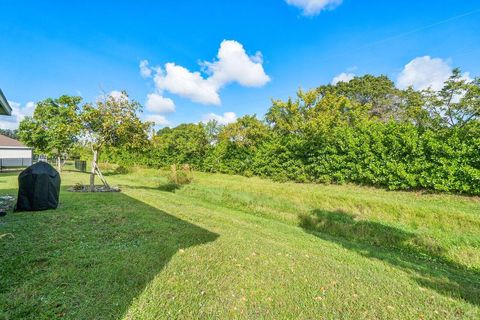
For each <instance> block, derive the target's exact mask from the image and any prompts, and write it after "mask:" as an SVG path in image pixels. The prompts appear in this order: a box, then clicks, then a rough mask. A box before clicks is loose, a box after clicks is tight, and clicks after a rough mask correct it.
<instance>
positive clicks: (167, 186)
mask: <svg viewBox="0 0 480 320" xmlns="http://www.w3.org/2000/svg"><path fill="white" fill-rule="evenodd" d="M120 187H121V188H127V189H141V190H158V191H163V192H172V193H175V191H177V190H179V189H181V188H182V186H181V185H179V184H175V183H162V184H160V185H159V186H158V187H147V186H131V185H120Z"/></svg>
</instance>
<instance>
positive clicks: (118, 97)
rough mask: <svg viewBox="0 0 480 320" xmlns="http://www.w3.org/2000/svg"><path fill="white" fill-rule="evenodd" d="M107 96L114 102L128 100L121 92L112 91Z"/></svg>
mask: <svg viewBox="0 0 480 320" xmlns="http://www.w3.org/2000/svg"><path fill="white" fill-rule="evenodd" d="M109 95H110V97H112V98H113V99H115V100H121V99H127V100H128V97H127V96H126V95H125V94H124V93H123V92H121V91H117V90H113V91H110V93H109Z"/></svg>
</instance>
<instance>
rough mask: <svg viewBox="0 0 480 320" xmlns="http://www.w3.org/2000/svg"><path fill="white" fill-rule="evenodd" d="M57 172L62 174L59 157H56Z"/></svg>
mask: <svg viewBox="0 0 480 320" xmlns="http://www.w3.org/2000/svg"><path fill="white" fill-rule="evenodd" d="M57 170H58V172H62V159H61V157H60V156H57Z"/></svg>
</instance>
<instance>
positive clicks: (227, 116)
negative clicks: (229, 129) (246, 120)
mask: <svg viewBox="0 0 480 320" xmlns="http://www.w3.org/2000/svg"><path fill="white" fill-rule="evenodd" d="M212 120H216V121H217V122H218V123H219V124H223V125H226V124H229V123H233V122H235V121H237V115H236V114H235V112H225V113H224V114H223V115H218V114H215V113H209V114H206V115H204V116H203V118H202V122H203V123H207V122H209V121H212Z"/></svg>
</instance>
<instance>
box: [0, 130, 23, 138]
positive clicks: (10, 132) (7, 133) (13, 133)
mask: <svg viewBox="0 0 480 320" xmlns="http://www.w3.org/2000/svg"><path fill="white" fill-rule="evenodd" d="M0 134H1V135H4V136H7V137H9V138H12V139H15V140H18V139H19V137H18V130H16V129H15V130H11V129H0Z"/></svg>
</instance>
